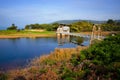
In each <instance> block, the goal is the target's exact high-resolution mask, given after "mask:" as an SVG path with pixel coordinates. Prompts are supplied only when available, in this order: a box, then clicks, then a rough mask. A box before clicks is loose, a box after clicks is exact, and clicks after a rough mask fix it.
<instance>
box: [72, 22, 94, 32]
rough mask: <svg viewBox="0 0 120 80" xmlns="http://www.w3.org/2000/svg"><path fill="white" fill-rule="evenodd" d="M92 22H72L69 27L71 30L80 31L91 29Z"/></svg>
mask: <svg viewBox="0 0 120 80" xmlns="http://www.w3.org/2000/svg"><path fill="white" fill-rule="evenodd" d="M92 25H93V24H92V23H90V22H87V21H81V22H75V23H72V24H71V26H70V28H71V31H72V32H81V31H91V30H92Z"/></svg>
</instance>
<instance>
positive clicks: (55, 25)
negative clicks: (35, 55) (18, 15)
mask: <svg viewBox="0 0 120 80" xmlns="http://www.w3.org/2000/svg"><path fill="white" fill-rule="evenodd" d="M58 26H59V24H58V23H53V24H30V25H26V26H25V29H45V30H47V31H55V30H56V29H57V28H58Z"/></svg>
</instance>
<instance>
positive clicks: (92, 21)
mask: <svg viewBox="0 0 120 80" xmlns="http://www.w3.org/2000/svg"><path fill="white" fill-rule="evenodd" d="M79 21H87V22H91V23H93V24H101V23H105V22H106V21H97V20H59V21H55V22H54V23H59V24H71V23H74V22H79Z"/></svg>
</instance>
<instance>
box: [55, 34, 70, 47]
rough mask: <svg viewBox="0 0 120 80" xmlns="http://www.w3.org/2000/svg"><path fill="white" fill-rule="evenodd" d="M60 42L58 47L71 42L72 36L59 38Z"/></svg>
mask: <svg viewBox="0 0 120 80" xmlns="http://www.w3.org/2000/svg"><path fill="white" fill-rule="evenodd" d="M57 40H58V45H59V46H62V45H63V44H64V43H69V42H70V36H69V35H64V36H61V35H60V36H57Z"/></svg>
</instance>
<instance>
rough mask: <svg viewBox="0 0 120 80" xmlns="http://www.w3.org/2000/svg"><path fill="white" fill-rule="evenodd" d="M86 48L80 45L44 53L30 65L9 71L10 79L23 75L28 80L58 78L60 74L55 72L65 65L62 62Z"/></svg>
mask: <svg viewBox="0 0 120 80" xmlns="http://www.w3.org/2000/svg"><path fill="white" fill-rule="evenodd" d="M86 48H87V47H80V46H79V47H77V48H62V49H59V48H56V49H55V51H54V52H51V53H50V54H49V55H43V56H41V57H39V58H36V59H34V60H33V61H32V62H31V63H30V65H29V66H28V67H26V68H24V69H17V70H11V71H9V72H8V74H9V76H8V77H9V80H14V79H15V78H16V77H18V76H23V77H25V78H26V80H46V79H47V78H49V80H57V79H58V75H57V74H56V73H55V72H56V71H57V70H59V68H60V67H61V65H63V63H62V62H64V61H65V62H67V61H68V60H69V59H70V58H71V56H72V54H78V53H80V51H81V50H83V49H86ZM54 62H55V64H54ZM51 64H54V65H51ZM35 78H36V79H35Z"/></svg>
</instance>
